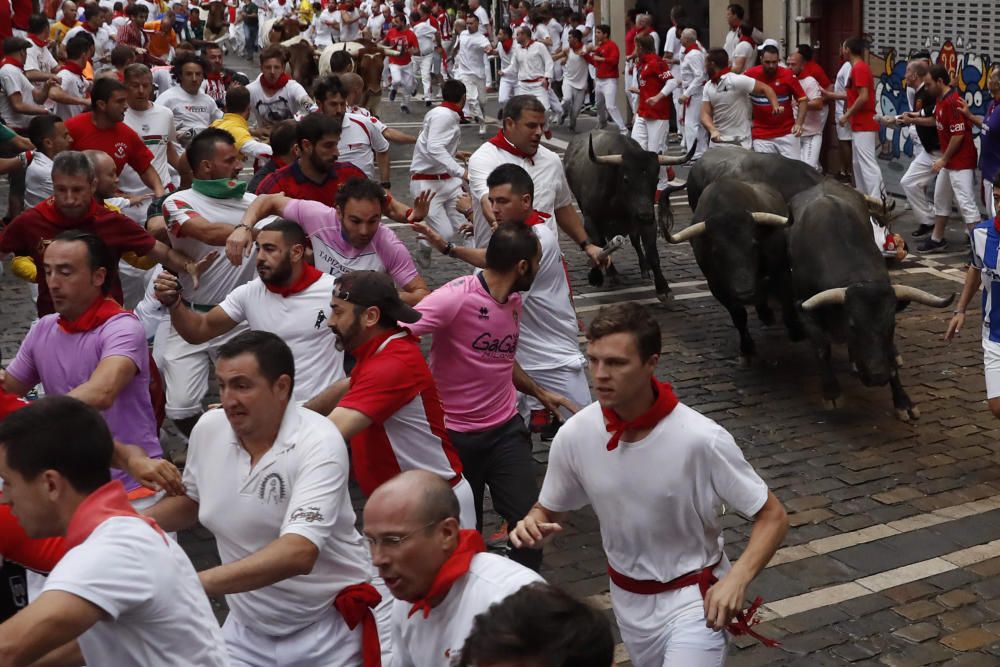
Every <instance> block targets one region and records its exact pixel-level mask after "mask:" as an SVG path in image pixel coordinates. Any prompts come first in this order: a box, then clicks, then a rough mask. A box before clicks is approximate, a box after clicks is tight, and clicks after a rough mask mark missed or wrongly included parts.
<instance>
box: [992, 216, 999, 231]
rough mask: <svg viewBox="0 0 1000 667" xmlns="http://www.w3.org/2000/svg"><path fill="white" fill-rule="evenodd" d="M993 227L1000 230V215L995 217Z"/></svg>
mask: <svg viewBox="0 0 1000 667" xmlns="http://www.w3.org/2000/svg"><path fill="white" fill-rule="evenodd" d="M993 229H995V230H996V231H998V232H1000V215H998V216H996V217H995V218H993Z"/></svg>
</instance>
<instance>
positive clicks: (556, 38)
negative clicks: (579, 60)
mask: <svg viewBox="0 0 1000 667" xmlns="http://www.w3.org/2000/svg"><path fill="white" fill-rule="evenodd" d="M545 27H546V28H548V31H549V39H550V40H551V42H552V43H551V44H549V53H555V52H556V51H558V50H559V49H560V48H561V47H562V33H563V27H562V24H561V23H559V21H557V20H556V19H555V18H551V19H549V22H548V23H546V24H545Z"/></svg>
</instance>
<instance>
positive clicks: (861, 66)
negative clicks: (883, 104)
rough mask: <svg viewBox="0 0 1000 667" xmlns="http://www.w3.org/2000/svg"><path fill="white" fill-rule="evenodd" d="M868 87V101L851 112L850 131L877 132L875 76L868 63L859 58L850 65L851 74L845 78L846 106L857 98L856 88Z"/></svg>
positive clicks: (848, 106)
mask: <svg viewBox="0 0 1000 667" xmlns="http://www.w3.org/2000/svg"><path fill="white" fill-rule="evenodd" d="M861 88H867V89H868V101H867V102H866V103H865V105H864V106H863V107H861V108H860V109H859V110H858V111H855V112H854V113H853V114H851V131H852V132H878V131H879V125H878V121H877V120H875V78H874V77H873V76H872V70H871V68H870V67H869V66H868V63H866V62H864V61H863V60H859V61H858V62H856V63H854V64H853V65H852V66H851V76H850V78H848V79H847V108H850V107H851V105H853V104H854V103H855V102H856V101H857V99H858V95H859V93H858V90H859V89H861Z"/></svg>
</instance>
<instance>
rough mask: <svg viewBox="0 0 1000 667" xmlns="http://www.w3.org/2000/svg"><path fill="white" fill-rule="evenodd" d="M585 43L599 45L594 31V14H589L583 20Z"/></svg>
mask: <svg viewBox="0 0 1000 667" xmlns="http://www.w3.org/2000/svg"><path fill="white" fill-rule="evenodd" d="M580 32H582V33H583V41H584V43H587V42H588V41H589V42H590V43H591V44H597V32H596V31H595V30H594V12H587V16H586V17H584V19H583V30H581V31H580Z"/></svg>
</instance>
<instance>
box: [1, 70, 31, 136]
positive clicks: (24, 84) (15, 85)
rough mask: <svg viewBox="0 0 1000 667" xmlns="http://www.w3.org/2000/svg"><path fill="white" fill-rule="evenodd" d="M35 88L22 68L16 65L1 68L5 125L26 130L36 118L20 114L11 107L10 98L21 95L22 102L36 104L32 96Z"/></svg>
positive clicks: (2, 113)
mask: <svg viewBox="0 0 1000 667" xmlns="http://www.w3.org/2000/svg"><path fill="white" fill-rule="evenodd" d="M34 89H35V88H34V86H32V85H31V81H29V80H28V77H26V76H25V75H24V72H23V71H21V68H19V67H17V66H16V65H4V66H3V67H0V117H2V119H3V122H4V124H5V125H6V126H7V127H9V128H11V129H14V130H25V129H27V127H28V123H30V122H31V119H32V118H34V116H29V115H26V114H19V113H17V112H16V111H14V108H13V107H12V106H11V105H10V99H9V96H10V95H13V94H14V93H21V101H22V102H26V103H28V104H34V103H35V98H34V97H33V96H32V94H31V93H32V91H33V90H34Z"/></svg>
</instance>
